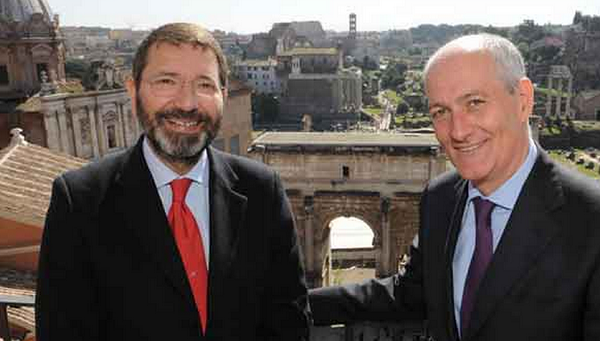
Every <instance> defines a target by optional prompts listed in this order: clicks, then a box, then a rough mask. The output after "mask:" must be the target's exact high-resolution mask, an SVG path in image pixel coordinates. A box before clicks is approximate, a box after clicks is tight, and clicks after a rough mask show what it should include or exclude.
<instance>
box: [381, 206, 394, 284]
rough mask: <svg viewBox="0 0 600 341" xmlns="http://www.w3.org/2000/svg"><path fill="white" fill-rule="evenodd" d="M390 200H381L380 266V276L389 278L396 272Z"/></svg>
mask: <svg viewBox="0 0 600 341" xmlns="http://www.w3.org/2000/svg"><path fill="white" fill-rule="evenodd" d="M389 213H390V199H389V198H387V197H384V198H382V199H381V244H382V248H381V262H380V263H381V264H379V268H380V269H378V270H379V271H378V272H379V273H378V274H377V275H378V276H380V275H381V276H388V275H391V274H393V273H395V271H392V269H391V251H392V250H391V247H392V245H391V240H390V239H391V231H390V216H389Z"/></svg>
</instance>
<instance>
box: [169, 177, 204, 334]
mask: <svg viewBox="0 0 600 341" xmlns="http://www.w3.org/2000/svg"><path fill="white" fill-rule="evenodd" d="M191 183H192V180H190V179H177V180H173V181H172V182H171V189H172V191H173V202H172V204H171V209H170V210H169V224H170V225H171V229H172V230H173V236H174V237H175V241H176V242H177V248H178V249H179V254H180V255H181V259H182V260H183V265H184V266H185V271H186V273H187V277H188V281H189V283H190V287H191V288H192V293H193V295H194V300H195V301H196V308H197V309H198V314H199V317H200V323H201V326H202V333H204V332H206V317H207V316H206V315H207V307H206V300H207V297H206V296H207V294H206V292H207V290H208V289H207V288H208V270H207V269H206V260H205V256H204V246H203V245H202V237H201V236H200V230H199V229H198V225H197V224H196V220H195V219H194V216H193V215H192V212H191V211H190V209H189V208H188V207H187V205H186V204H185V195H186V193H187V191H188V189H189V188H190V184H191Z"/></svg>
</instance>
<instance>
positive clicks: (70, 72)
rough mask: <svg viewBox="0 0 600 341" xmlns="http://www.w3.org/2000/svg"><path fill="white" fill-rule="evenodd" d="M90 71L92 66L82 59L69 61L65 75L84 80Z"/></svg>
mask: <svg viewBox="0 0 600 341" xmlns="http://www.w3.org/2000/svg"><path fill="white" fill-rule="evenodd" d="M89 71H90V64H89V63H87V62H85V61H83V60H80V59H67V60H66V62H65V73H66V75H67V78H71V79H73V78H74V79H79V80H82V81H83V80H84V79H85V78H86V75H87V73H88V72H89Z"/></svg>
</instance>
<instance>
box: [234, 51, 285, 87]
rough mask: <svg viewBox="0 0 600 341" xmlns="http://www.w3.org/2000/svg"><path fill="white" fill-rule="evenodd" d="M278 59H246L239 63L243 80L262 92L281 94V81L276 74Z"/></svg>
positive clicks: (238, 67)
mask: <svg viewBox="0 0 600 341" xmlns="http://www.w3.org/2000/svg"><path fill="white" fill-rule="evenodd" d="M276 69H277V61H276V60H273V59H267V60H244V61H240V62H238V64H237V72H238V75H239V77H240V79H241V80H242V81H244V83H245V84H246V85H247V86H249V87H251V88H252V89H253V90H254V91H255V92H256V93H260V94H276V95H280V94H281V92H282V91H281V82H280V80H279V79H278V77H277V74H276Z"/></svg>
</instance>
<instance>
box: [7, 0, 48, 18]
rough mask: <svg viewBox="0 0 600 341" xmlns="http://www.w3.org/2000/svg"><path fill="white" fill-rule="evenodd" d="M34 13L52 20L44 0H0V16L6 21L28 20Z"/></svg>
mask: <svg viewBox="0 0 600 341" xmlns="http://www.w3.org/2000/svg"><path fill="white" fill-rule="evenodd" d="M35 13H39V14H42V15H43V16H44V19H46V21H48V22H52V19H53V16H54V15H53V14H52V10H51V9H50V6H48V2H47V1H46V0H10V1H0V16H1V17H3V18H4V20H6V21H8V22H15V21H16V22H28V21H29V20H30V19H31V16H32V15H33V14H35Z"/></svg>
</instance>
